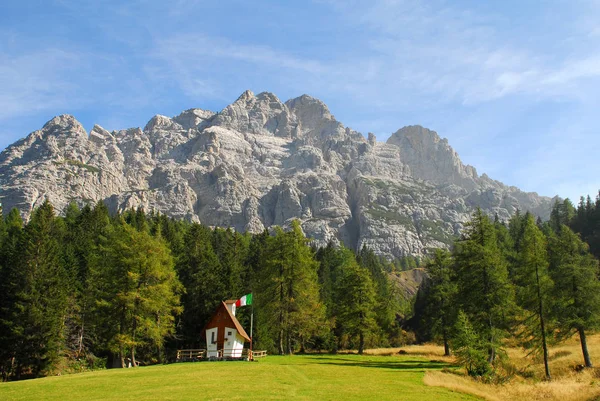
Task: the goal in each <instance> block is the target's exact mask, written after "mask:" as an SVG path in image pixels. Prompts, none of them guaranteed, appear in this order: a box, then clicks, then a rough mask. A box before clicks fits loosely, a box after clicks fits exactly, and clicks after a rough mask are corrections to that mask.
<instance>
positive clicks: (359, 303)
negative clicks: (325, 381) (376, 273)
mask: <svg viewBox="0 0 600 401" xmlns="http://www.w3.org/2000/svg"><path fill="white" fill-rule="evenodd" d="M342 252H344V253H345V257H344V258H343V260H344V264H343V265H342V266H341V277H340V280H339V282H338V285H337V288H336V301H337V313H336V322H337V325H338V327H340V328H341V329H342V330H341V332H342V333H344V334H346V335H349V336H350V337H351V338H352V337H358V353H359V354H362V353H363V351H364V349H365V340H366V338H367V336H368V335H370V334H373V333H375V332H376V331H377V329H378V326H377V322H376V320H375V316H376V314H375V309H376V293H375V286H374V284H373V281H372V279H371V275H370V274H369V271H368V270H367V269H366V268H364V267H362V266H360V265H359V264H358V263H357V261H356V260H355V259H354V257H353V254H352V252H351V251H350V250H348V249H343V250H342Z"/></svg>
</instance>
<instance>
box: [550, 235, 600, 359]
mask: <svg viewBox="0 0 600 401" xmlns="http://www.w3.org/2000/svg"><path fill="white" fill-rule="evenodd" d="M548 251H549V254H550V275H551V277H552V278H553V280H554V290H553V296H554V298H555V299H556V300H557V302H556V304H555V308H554V311H553V315H554V316H555V318H556V320H557V323H558V327H559V330H558V331H557V334H558V335H559V337H560V339H562V338H568V337H570V336H572V335H573V334H575V333H578V334H579V339H580V342H581V349H582V353H583V359H584V363H585V366H586V367H592V366H593V365H592V361H591V358H590V355H589V351H588V347H587V337H586V334H587V332H589V331H594V330H597V329H598V328H600V281H599V280H598V261H597V260H596V259H594V257H593V256H592V255H590V253H589V252H588V246H587V244H585V243H584V242H583V241H582V240H581V239H580V238H579V236H578V235H577V234H575V233H574V232H573V231H571V229H569V228H568V227H567V226H565V225H563V226H561V228H560V230H559V231H558V233H557V234H556V235H555V236H553V237H551V238H550V241H549V247H548Z"/></svg>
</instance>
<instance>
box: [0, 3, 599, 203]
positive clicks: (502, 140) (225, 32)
mask: <svg viewBox="0 0 600 401" xmlns="http://www.w3.org/2000/svg"><path fill="white" fill-rule="evenodd" d="M598 21H600V1H598V0H570V1H554V0H535V1H534V0H521V1H513V0H505V1H492V2H484V1H480V0H462V1H442V0H431V1H414V0H397V1H395V0H371V1H353V0H348V1H342V0H339V1H338V0H314V1H302V2H300V1H298V2H291V1H290V2H287V1H285V2H284V1H281V0H279V1H261V0H253V1H247V0H245V1H237V0H234V1H225V0H223V1H219V2H217V1H194V0H192V1H181V0H175V1H169V2H166V1H144V0H137V1H129V2H122V1H102V0H96V1H86V0H81V1H66V0H55V1H51V0H38V1H35V0H20V1H13V0H4V1H3V2H2V12H0V148H4V147H6V146H7V145H9V144H10V143H12V142H14V141H16V140H17V139H19V138H21V137H24V136H25V135H27V134H28V133H29V132H31V131H34V130H36V129H39V128H40V127H41V126H42V125H43V124H44V123H45V122H46V121H47V120H49V119H50V118H52V117H53V116H54V115H58V114H64V113H68V114H73V115H74V116H75V117H76V118H77V119H78V120H79V121H81V122H82V123H83V125H84V126H85V127H86V129H88V130H89V129H91V128H92V126H93V125H94V124H96V123H97V124H99V125H101V126H103V127H105V128H107V129H120V128H127V127H137V126H142V127H143V126H144V125H145V123H146V122H147V121H148V120H149V119H150V118H151V117H152V116H153V115H155V114H164V115H169V116H173V115H177V114H179V112H181V111H182V110H185V109H188V108H192V107H199V108H204V109H210V110H214V111H219V110H221V109H222V108H223V107H225V106H226V105H227V104H229V103H231V102H233V101H234V100H235V99H236V98H237V97H238V96H239V95H240V94H241V93H242V92H243V91H244V90H246V89H251V90H252V91H254V92H255V93H258V92H262V91H269V92H273V93H275V94H276V95H277V96H278V97H279V98H281V99H282V100H287V99H289V98H292V97H296V96H299V95H301V94H303V93H307V94H309V95H311V96H314V97H317V98H319V99H321V100H323V101H324V102H325V103H326V104H327V105H328V106H329V108H330V109H331V111H332V113H333V114H334V115H335V116H336V118H337V119H338V120H340V121H341V122H343V123H344V124H345V125H347V126H350V127H352V128H354V129H356V130H358V131H360V132H363V133H364V134H365V135H366V133H367V132H374V133H375V134H376V135H377V138H378V140H380V141H382V140H385V139H387V137H388V136H389V135H390V134H391V133H393V132H394V131H396V130H397V129H399V128H401V127H403V126H405V125H411V124H420V125H423V126H426V127H428V128H430V129H433V130H435V131H437V132H438V133H439V134H440V136H442V137H446V138H448V140H449V142H450V144H451V145H452V146H453V147H454V148H455V149H456V151H457V152H458V153H459V155H460V156H461V158H462V160H463V162H465V163H468V164H471V165H473V166H475V167H476V168H477V171H478V172H479V173H480V174H481V173H487V174H488V175H489V176H491V177H492V178H495V179H498V180H500V181H503V182H505V183H506V184H509V185H515V186H518V187H520V188H522V189H524V190H527V191H536V192H538V193H540V194H542V195H549V196H552V195H555V194H558V195H560V196H563V197H566V196H568V197H570V198H572V199H574V200H575V202H576V201H577V200H578V198H579V196H580V195H582V194H591V195H592V197H593V196H595V194H596V193H597V191H598V189H600V157H598V152H599V150H600V135H599V134H600V132H599V128H598V127H599V126H600V107H599V106H600V23H599V22H598Z"/></svg>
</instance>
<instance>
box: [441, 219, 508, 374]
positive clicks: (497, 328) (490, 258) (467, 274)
mask: <svg viewBox="0 0 600 401" xmlns="http://www.w3.org/2000/svg"><path fill="white" fill-rule="evenodd" d="M453 256H454V259H455V261H456V268H457V274H456V277H457V284H458V292H459V294H460V297H459V298H460V299H459V303H460V307H461V308H462V309H463V311H464V312H465V313H466V315H467V316H468V318H469V320H470V322H471V323H472V324H473V326H474V328H475V330H477V331H478V332H480V333H482V337H483V338H485V339H486V340H487V349H488V358H489V362H490V363H493V362H494V360H495V358H496V351H497V348H498V347H499V346H500V341H501V339H502V338H503V337H504V336H505V335H506V329H507V327H508V324H509V322H508V317H509V316H510V314H511V312H512V310H513V309H514V308H513V307H514V289H513V287H512V285H511V283H510V282H509V280H508V271H507V263H506V261H505V260H504V259H503V258H502V254H501V253H500V250H499V249H498V242H497V239H496V232H495V230H494V226H493V225H492V223H491V222H490V220H489V218H488V217H487V216H485V215H484V214H483V213H482V212H481V210H480V209H477V211H476V212H475V214H474V216H473V219H472V220H471V221H470V222H469V223H467V225H466V227H465V232H464V234H463V239H462V240H460V241H458V242H457V243H456V245H455V249H454V255H453Z"/></svg>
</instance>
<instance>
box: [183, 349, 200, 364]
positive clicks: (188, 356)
mask: <svg viewBox="0 0 600 401" xmlns="http://www.w3.org/2000/svg"><path fill="white" fill-rule="evenodd" d="M205 358H206V350H205V349H180V350H177V362H190V361H201V360H202V359H205Z"/></svg>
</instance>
